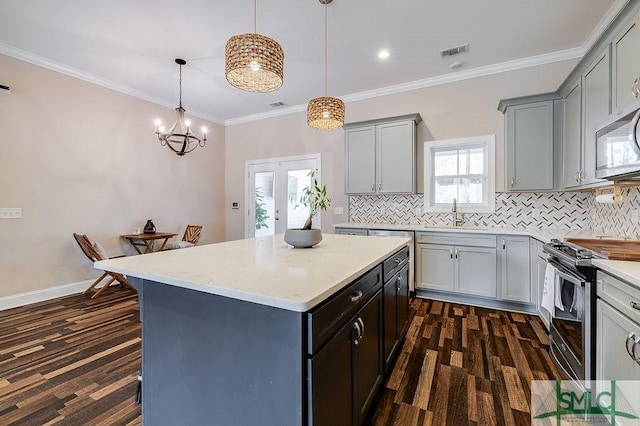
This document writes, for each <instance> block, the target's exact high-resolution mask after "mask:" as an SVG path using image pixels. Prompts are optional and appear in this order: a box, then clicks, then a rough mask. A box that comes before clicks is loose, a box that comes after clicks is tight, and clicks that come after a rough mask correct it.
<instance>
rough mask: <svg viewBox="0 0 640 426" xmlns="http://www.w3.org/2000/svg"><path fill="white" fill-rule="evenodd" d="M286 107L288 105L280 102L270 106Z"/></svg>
mask: <svg viewBox="0 0 640 426" xmlns="http://www.w3.org/2000/svg"><path fill="white" fill-rule="evenodd" d="M285 105H286V104H285V103H284V102H280V101H278V102H274V103H272V104H269V106H272V107H274V108H279V107H283V106H285Z"/></svg>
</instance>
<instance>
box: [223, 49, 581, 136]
mask: <svg viewBox="0 0 640 426" xmlns="http://www.w3.org/2000/svg"><path fill="white" fill-rule="evenodd" d="M584 53H585V49H584V48H582V47H576V48H573V49H567V50H561V51H557V52H552V53H546V54H543V55H537V56H531V57H528V58H523V59H516V60H513V61H507V62H501V63H499V64H493V65H487V66H484V67H478V68H473V69H470V70H465V71H459V72H454V73H451V74H445V75H440V76H436V77H430V78H425V79H422V80H416V81H410V82H408V83H402V84H396V85H393V86H387V87H383V88H380V89H374V90H368V91H364V92H358V93H354V94H351V95H346V96H340V99H342V100H343V101H344V102H345V103H347V102H355V101H361V100H364V99H371V98H377V97H380V96H387V95H393V94H396V93H402V92H408V91H411V90H417V89H424V88H426V87H433V86H439V85H442V84H448V83H453V82H456V81H463V80H470V79H473V78H478V77H484V76H488V75H493V74H500V73H504V72H509V71H516V70H520V69H523V68H530V67H535V66H540V65H546V64H551V63H554V62H562V61H567V60H571V59H578V58H581V57H582V56H583V55H584ZM306 108H307V106H306V104H305V105H295V106H292V107H289V108H283V109H279V110H277V111H269V112H266V113H258V114H252V115H247V116H244V117H238V118H232V119H229V120H226V121H225V123H224V124H225V126H229V125H234V124H240V123H246V122H249V121H256V120H262V119H265V118H272V117H277V116H280V115H286V114H292V113H295V112H300V111H305V110H306Z"/></svg>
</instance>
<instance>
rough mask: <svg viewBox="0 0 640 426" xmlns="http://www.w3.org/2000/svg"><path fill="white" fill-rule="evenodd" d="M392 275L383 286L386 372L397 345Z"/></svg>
mask: <svg viewBox="0 0 640 426" xmlns="http://www.w3.org/2000/svg"><path fill="white" fill-rule="evenodd" d="M397 277H398V275H397V274H396V275H394V276H393V278H391V279H390V280H389V281H387V282H386V283H385V285H384V292H383V298H384V309H383V311H384V367H385V368H384V369H385V371H387V370H388V368H389V366H390V364H391V360H392V359H393V353H394V352H395V350H396V346H397V345H398V290H397V288H396V280H397Z"/></svg>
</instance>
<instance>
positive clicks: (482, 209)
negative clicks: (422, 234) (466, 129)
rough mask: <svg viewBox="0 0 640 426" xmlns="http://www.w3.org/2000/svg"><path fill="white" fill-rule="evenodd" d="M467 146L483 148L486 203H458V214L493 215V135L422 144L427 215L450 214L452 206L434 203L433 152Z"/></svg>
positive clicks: (425, 209)
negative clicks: (484, 153)
mask: <svg viewBox="0 0 640 426" xmlns="http://www.w3.org/2000/svg"><path fill="white" fill-rule="evenodd" d="M469 146H483V147H484V148H485V150H486V151H485V152H486V155H485V158H484V171H485V173H484V175H485V176H486V180H485V182H486V186H485V189H486V191H487V198H486V200H487V201H486V203H483V204H468V203H460V202H458V212H460V213H493V212H495V207H496V205H495V204H496V182H495V175H496V173H495V162H496V159H495V146H496V136H495V135H483V136H472V137H468V138H457V139H443V140H437V141H427V142H425V143H424V211H425V212H429V213H442V212H450V211H451V208H452V206H453V200H452V202H451V203H438V204H436V203H435V202H434V197H433V195H434V190H435V187H434V185H435V180H434V179H432V173H433V166H432V162H433V151H434V150H436V149H437V150H439V149H441V148H451V149H457V148H466V147H469Z"/></svg>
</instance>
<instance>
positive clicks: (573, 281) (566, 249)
mask: <svg viewBox="0 0 640 426" xmlns="http://www.w3.org/2000/svg"><path fill="white" fill-rule="evenodd" d="M544 251H545V252H546V253H547V254H549V255H550V257H549V265H550V266H551V267H552V268H553V270H554V271H553V272H554V276H555V288H554V293H555V294H554V312H553V315H552V318H551V327H550V340H551V355H552V357H553V359H554V360H555V361H556V364H557V365H558V366H559V367H561V368H562V370H564V371H565V373H566V374H567V375H568V376H569V377H570V378H572V379H573V380H577V381H585V380H594V379H595V365H596V364H595V360H594V354H595V341H596V340H595V335H594V333H595V330H596V328H595V318H596V317H595V313H596V310H595V309H596V293H595V290H596V289H595V268H594V267H593V266H591V252H588V251H586V250H581V249H580V248H576V247H572V246H570V245H568V244H567V243H561V242H559V241H557V240H554V242H553V243H550V244H546V245H545V246H544Z"/></svg>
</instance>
